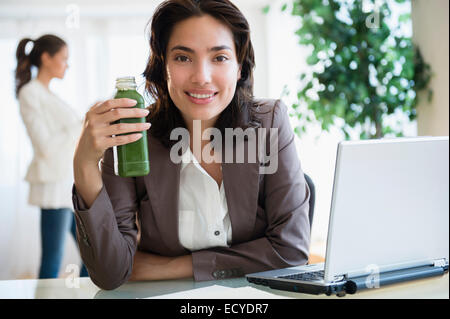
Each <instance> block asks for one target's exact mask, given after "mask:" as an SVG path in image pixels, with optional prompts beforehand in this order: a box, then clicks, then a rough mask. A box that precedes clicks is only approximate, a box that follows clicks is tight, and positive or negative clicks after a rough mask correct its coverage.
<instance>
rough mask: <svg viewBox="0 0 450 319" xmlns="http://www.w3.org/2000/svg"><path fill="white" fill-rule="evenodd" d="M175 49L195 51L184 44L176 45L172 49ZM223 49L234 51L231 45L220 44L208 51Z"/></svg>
mask: <svg viewBox="0 0 450 319" xmlns="http://www.w3.org/2000/svg"><path fill="white" fill-rule="evenodd" d="M175 50H181V51H186V52H189V53H195V51H194V50H193V49H191V48H188V47H185V46H182V45H177V46H174V47H173V48H172V49H171V50H170V51H171V52H172V51H175ZM221 50H230V51H232V50H231V48H230V47H229V46H227V45H219V46H215V47H212V48H211V49H208V52H211V51H221Z"/></svg>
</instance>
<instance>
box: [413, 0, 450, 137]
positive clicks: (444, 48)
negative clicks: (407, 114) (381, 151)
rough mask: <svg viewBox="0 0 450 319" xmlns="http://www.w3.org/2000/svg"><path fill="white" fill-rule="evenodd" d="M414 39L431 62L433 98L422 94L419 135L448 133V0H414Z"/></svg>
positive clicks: (418, 119) (419, 112)
mask: <svg viewBox="0 0 450 319" xmlns="http://www.w3.org/2000/svg"><path fill="white" fill-rule="evenodd" d="M411 15H412V19H413V41H414V43H416V44H417V45H418V46H419V47H420V50H421V52H422V55H423V58H424V60H425V61H426V62H427V63H429V64H430V65H431V69H432V71H433V73H434V76H433V77H432V79H431V82H430V87H431V89H432V90H433V91H434V94H433V100H432V101H431V102H428V101H427V96H426V93H423V94H421V95H420V102H419V105H418V118H417V128H418V133H419V135H434V136H438V135H448V118H449V114H448V110H449V93H448V87H449V73H448V72H449V65H448V60H449V1H448V0H433V1H424V0H413V1H412V13H411Z"/></svg>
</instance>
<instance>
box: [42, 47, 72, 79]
mask: <svg viewBox="0 0 450 319" xmlns="http://www.w3.org/2000/svg"><path fill="white" fill-rule="evenodd" d="M68 58H69V50H68V49H67V46H66V45H65V46H63V47H62V48H61V49H60V50H59V51H58V52H56V53H55V54H54V55H53V56H50V54H48V52H44V53H43V54H42V58H41V59H42V64H41V67H44V68H45V69H46V70H47V71H48V72H49V73H50V75H51V76H52V77H56V78H59V79H62V78H64V74H65V73H66V70H67V68H68V67H69V65H68V64H67V60H68Z"/></svg>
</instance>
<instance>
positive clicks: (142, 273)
mask: <svg viewBox="0 0 450 319" xmlns="http://www.w3.org/2000/svg"><path fill="white" fill-rule="evenodd" d="M192 277H193V271H192V255H185V256H179V257H166V256H160V255H155V254H150V253H146V252H143V251H139V250H138V251H136V254H135V255H134V263H133V271H132V273H131V277H130V279H129V280H130V281H144V280H168V279H181V278H192Z"/></svg>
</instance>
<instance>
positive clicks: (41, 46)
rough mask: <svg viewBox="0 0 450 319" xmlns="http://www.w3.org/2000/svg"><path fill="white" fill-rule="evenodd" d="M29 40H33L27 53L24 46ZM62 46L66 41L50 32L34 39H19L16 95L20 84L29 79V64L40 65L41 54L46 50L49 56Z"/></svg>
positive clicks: (22, 84)
mask: <svg viewBox="0 0 450 319" xmlns="http://www.w3.org/2000/svg"><path fill="white" fill-rule="evenodd" d="M30 41H31V42H33V48H32V49H31V51H30V52H29V54H27V53H26V52H25V48H26V46H27V44H28V43H29V42H30ZM64 46H66V42H65V41H64V40H63V39H61V38H59V37H57V36H56V35H52V34H45V35H43V36H41V37H40V38H38V39H36V40H32V39H30V38H25V39H22V40H20V42H19V45H18V46H17V50H16V58H17V68H16V96H18V95H19V91H20V89H21V88H22V86H24V85H25V84H27V83H28V82H29V81H30V80H31V66H33V65H34V66H36V67H37V68H39V67H40V66H41V56H42V54H43V53H44V52H47V53H48V54H49V55H50V56H54V55H55V54H56V53H57V52H58V51H59V50H60V49H61V48H62V47H64Z"/></svg>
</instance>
